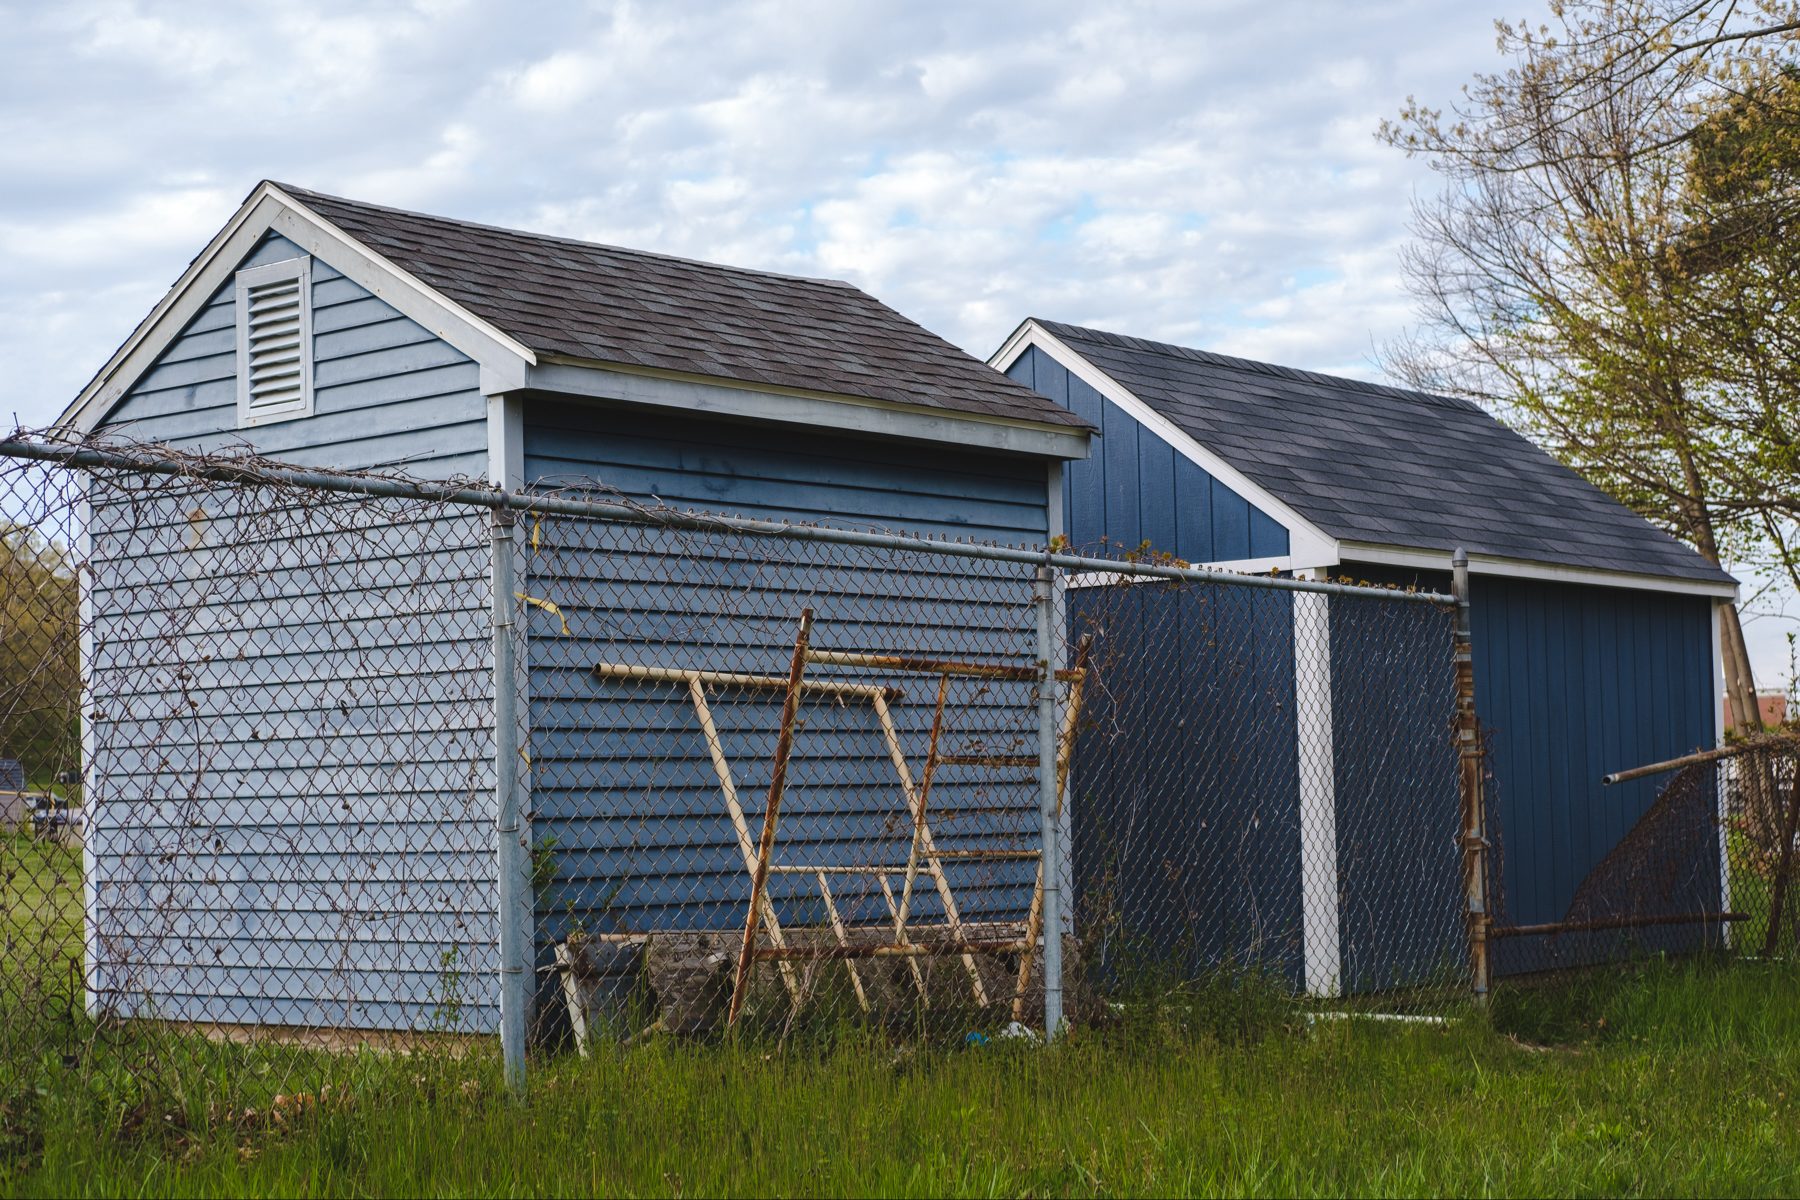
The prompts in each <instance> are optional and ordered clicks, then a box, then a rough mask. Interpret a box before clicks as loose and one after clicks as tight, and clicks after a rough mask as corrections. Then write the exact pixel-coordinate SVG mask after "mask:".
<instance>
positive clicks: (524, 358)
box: [57, 183, 537, 433]
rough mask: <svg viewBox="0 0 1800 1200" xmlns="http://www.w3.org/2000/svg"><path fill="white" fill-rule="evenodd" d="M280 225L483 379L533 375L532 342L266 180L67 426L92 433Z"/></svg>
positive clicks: (105, 371) (105, 370)
mask: <svg viewBox="0 0 1800 1200" xmlns="http://www.w3.org/2000/svg"><path fill="white" fill-rule="evenodd" d="M271 230H273V231H275V232H276V233H279V234H281V235H282V236H283V237H286V238H287V239H288V240H289V241H292V242H294V243H295V244H296V245H298V246H300V247H301V249H303V250H305V251H306V252H307V253H308V254H309V255H311V256H313V257H315V258H318V259H319V260H321V261H322V262H325V263H327V264H329V265H330V266H331V267H333V268H335V269H336V270H338V271H340V272H342V273H343V274H344V275H345V276H347V277H348V278H350V279H351V280H353V281H355V282H356V283H357V284H359V285H361V286H362V287H364V288H366V289H367V290H368V291H370V292H372V293H373V294H375V295H377V296H380V297H381V298H382V299H383V300H385V301H386V302H387V303H388V304H390V305H392V306H393V307H394V308H395V309H397V310H398V311H399V312H400V313H402V314H403V315H405V316H408V317H410V318H412V319H413V320H414V321H417V322H418V323H419V324H420V325H422V326H424V327H425V328H426V329H429V330H431V331H432V332H433V333H435V334H437V336H439V337H441V338H443V339H444V341H446V342H448V343H449V344H450V345H452V346H454V347H456V348H457V349H458V350H460V351H462V352H463V353H464V354H466V355H468V356H469V357H470V358H472V359H474V360H475V361H476V362H477V363H480V364H481V375H482V380H483V383H484V385H485V384H487V383H488V382H489V381H492V382H493V383H494V384H495V385H496V386H494V387H493V388H492V390H493V391H503V390H508V388H509V387H511V388H517V387H521V386H523V384H524V378H525V372H526V371H527V370H528V369H529V368H530V367H531V366H532V365H533V364H534V363H536V362H537V356H536V355H535V354H534V353H532V351H531V350H530V349H529V348H528V347H526V346H525V345H524V344H523V343H521V342H519V341H517V340H516V339H514V338H513V337H511V336H510V335H508V334H506V333H504V332H502V331H501V330H499V329H497V328H495V327H494V326H492V325H490V324H488V323H487V322H486V321H484V320H482V319H481V318H480V317H477V316H476V315H475V314H473V313H471V312H469V311H468V310H467V309H465V308H463V307H462V306H461V305H459V304H457V303H456V302H455V301H453V300H451V299H449V298H448V297H446V296H443V295H441V294H440V293H438V292H437V291H436V290H435V289H433V288H431V287H430V286H429V285H428V284H426V283H424V282H423V281H421V280H419V279H417V278H415V277H414V276H412V275H411V274H409V273H407V272H406V271H404V270H402V269H401V268H399V267H398V266H396V265H394V264H393V263H391V262H389V261H388V260H387V259H385V258H383V257H382V256H381V255H380V254H377V253H376V252H375V251H373V250H371V249H369V248H368V247H367V246H364V245H363V244H362V243H360V242H358V241H357V240H356V239H355V238H353V237H351V236H350V235H349V234H347V233H345V232H344V231H343V230H341V229H339V228H337V227H336V226H335V225H333V224H331V222H329V221H327V220H325V218H323V217H321V216H319V215H318V214H317V213H315V212H313V211H312V210H311V209H309V208H307V207H306V206H305V205H304V204H303V203H301V202H300V201H298V200H296V199H294V198H293V197H292V196H289V195H288V194H287V193H285V192H283V191H282V190H281V189H280V188H278V187H276V186H275V185H274V184H272V183H263V184H260V185H259V186H258V187H257V189H256V190H255V191H254V192H251V193H250V196H249V198H248V199H247V200H245V201H244V203H243V204H242V205H241V206H240V207H239V208H238V210H237V212H236V213H234V214H233V215H232V218H231V220H229V221H227V222H226V223H225V228H223V229H221V230H220V231H219V232H218V233H217V234H215V235H214V237H213V239H212V241H210V242H208V243H207V245H206V249H204V250H202V251H201V252H200V254H199V256H198V257H196V258H195V259H194V261H193V262H192V263H191V264H189V266H188V269H187V270H186V271H184V272H182V275H181V278H180V279H178V280H176V281H175V285H174V286H173V287H171V288H170V289H169V291H168V292H167V294H165V295H164V296H163V298H162V299H161V300H159V301H157V303H156V307H155V308H153V309H151V310H150V315H149V316H147V317H145V318H144V320H143V321H142V322H140V323H139V325H138V327H137V328H136V329H135V330H133V331H132V334H131V336H130V337H129V338H127V339H126V340H125V344H124V345H122V346H120V347H119V348H118V349H117V350H116V351H114V352H113V355H112V357H111V358H109V359H108V360H107V362H106V365H105V366H104V367H102V368H101V369H100V371H99V373H98V374H96V375H95V376H94V378H93V379H92V380H90V381H89V382H88V385H87V386H86V387H84V388H82V389H81V392H80V394H79V395H77V396H76V397H75V399H74V400H73V401H72V402H71V403H70V404H69V406H68V408H66V409H64V410H63V413H62V416H60V417H58V418H57V425H58V427H60V428H63V429H67V430H69V431H71V432H75V433H87V432H90V431H92V430H93V428H94V427H95V426H96V425H98V424H99V423H100V421H101V420H102V419H103V418H104V417H105V416H106V414H107V412H108V411H110V410H111V409H112V407H113V406H114V405H115V404H117V403H118V401H119V400H120V398H121V397H123V396H124V395H125V393H126V392H128V391H130V390H131V387H132V385H134V384H135V383H137V381H138V380H139V379H140V378H142V377H143V375H144V373H145V372H146V371H148V370H149V369H150V367H151V366H152V365H153V364H154V363H155V362H156V359H157V358H158V356H160V355H161V354H162V352H163V351H164V350H165V349H167V348H168V346H169V344H170V343H171V342H173V341H174V340H175V339H176V338H177V337H179V336H180V335H181V332H182V330H184V329H186V328H187V326H188V324H189V322H191V321H192V320H193V319H194V317H195V316H196V315H197V314H198V313H199V312H200V310H201V309H202V308H204V307H205V306H206V304H207V303H208V302H209V301H210V300H211V299H212V297H213V295H214V294H215V293H217V292H218V290H219V289H220V288H221V287H224V286H225V285H226V284H227V283H228V282H230V280H231V278H232V276H233V275H234V274H235V273H236V271H237V266H238V264H239V263H241V262H243V261H244V259H245V258H246V257H247V256H248V255H249V254H250V252H251V251H252V250H254V249H255V248H256V244H257V243H258V242H260V241H261V240H262V237H263V235H264V234H266V233H268V232H269V231H271Z"/></svg>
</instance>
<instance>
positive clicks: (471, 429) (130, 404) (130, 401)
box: [101, 233, 487, 479]
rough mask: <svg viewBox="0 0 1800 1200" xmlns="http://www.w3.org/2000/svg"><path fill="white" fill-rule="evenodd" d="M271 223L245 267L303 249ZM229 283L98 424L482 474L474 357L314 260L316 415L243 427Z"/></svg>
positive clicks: (482, 427) (304, 457) (290, 458)
mask: <svg viewBox="0 0 1800 1200" xmlns="http://www.w3.org/2000/svg"><path fill="white" fill-rule="evenodd" d="M305 253H306V252H305V251H304V250H302V249H301V248H300V247H299V246H297V245H295V244H294V243H293V242H291V241H289V240H287V239H286V238H284V237H282V236H280V235H279V234H275V233H271V234H269V235H267V236H266V237H265V238H264V239H263V240H262V242H261V243H260V244H259V245H258V246H257V248H256V249H255V250H254V251H252V252H251V253H250V254H249V255H248V256H247V257H246V258H245V259H244V261H243V263H242V264H241V265H240V269H242V268H245V267H255V266H261V265H263V264H264V263H272V262H281V261H283V260H285V259H290V258H300V257H304V255H305ZM236 319H237V318H236V302H235V292H234V285H233V284H232V283H226V284H225V285H224V286H223V287H221V288H220V289H219V290H218V292H217V293H215V294H214V295H213V297H212V299H211V300H210V301H208V302H207V305H206V307H205V308H203V309H201V310H200V312H199V313H198V314H197V315H196V316H195V317H194V319H193V321H192V322H190V323H189V325H188V327H187V329H186V330H185V331H183V333H182V334H181V336H180V337H179V338H177V339H176V340H175V341H174V342H173V343H171V344H170V346H169V348H168V349H167V350H165V351H164V352H163V354H162V355H161V357H159V358H158V359H157V361H156V365H155V366H153V367H152V368H151V369H150V370H149V371H147V372H145V374H144V377H143V378H142V379H140V380H138V382H137V383H136V384H135V385H133V386H132V388H131V390H130V391H129V392H127V393H126V395H125V396H124V397H122V398H121V399H120V401H119V403H118V404H117V405H115V406H114V407H113V409H112V411H111V412H109V413H108V414H107V415H106V417H105V419H104V420H103V421H102V422H101V425H102V427H103V428H108V429H112V430H116V431H117V432H119V433H122V434H126V435H128V436H130V437H132V438H134V439H137V440H140V441H166V442H171V443H173V444H175V445H177V446H182V447H191V448H194V449H209V448H216V447H220V446H225V445H242V444H244V443H246V442H248V443H250V444H252V445H254V446H255V447H256V448H257V449H258V450H259V451H261V452H262V453H263V454H266V455H268V456H270V457H273V458H279V459H282V460H284V461H287V462H295V463H303V464H306V465H308V466H334V467H344V468H350V469H356V468H366V467H375V466H380V465H383V464H396V463H401V462H404V463H405V464H406V467H407V470H408V471H410V472H412V473H413V474H416V475H418V476H419V477H421V478H425V479H447V478H450V477H452V476H456V475H463V476H472V477H476V478H485V477H486V475H487V400H486V398H485V397H483V396H482V395H481V392H480V368H479V367H478V366H477V365H476V364H475V362H474V361H473V360H471V359H470V358H469V357H468V356H466V355H464V354H463V353H462V352H461V351H459V350H457V349H456V348H455V347H453V346H451V345H450V344H449V343H447V342H444V341H442V340H440V339H439V338H437V337H435V336H434V335H432V334H431V333H430V332H428V331H427V330H426V329H425V328H424V327H423V326H421V325H419V324H418V323H417V322H415V321H412V320H410V319H408V318H406V317H403V316H401V315H400V313H398V312H396V311H395V310H394V308H393V307H392V306H390V305H389V304H387V303H386V302H385V301H383V300H381V299H379V298H377V297H375V296H373V295H371V294H370V293H369V292H368V291H366V290H365V289H363V288H362V287H361V286H359V285H358V284H355V283H353V282H351V281H350V280H349V279H346V278H344V277H343V276H342V275H340V274H339V273H338V272H337V271H335V270H334V269H332V267H331V266H329V265H328V264H327V263H325V262H324V261H323V260H322V259H318V258H315V259H314V260H313V355H314V367H313V388H314V398H315V399H314V410H313V411H314V415H313V416H312V417H310V418H307V419H304V420H297V421H286V422H281V423H279V424H273V425H264V426H259V427H257V428H254V429H245V430H240V429H238V427H237V349H236V345H237V343H236V336H237V335H236V325H235V322H236Z"/></svg>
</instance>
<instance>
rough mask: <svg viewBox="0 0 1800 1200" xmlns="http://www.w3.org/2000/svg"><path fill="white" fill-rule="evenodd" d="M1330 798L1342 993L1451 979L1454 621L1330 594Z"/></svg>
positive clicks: (1454, 957)
mask: <svg viewBox="0 0 1800 1200" xmlns="http://www.w3.org/2000/svg"><path fill="white" fill-rule="evenodd" d="M1330 614H1331V615H1330V622H1331V624H1330V633H1331V638H1330V644H1331V693H1332V695H1331V708H1332V726H1331V728H1332V750H1333V756H1334V759H1335V762H1334V766H1333V790H1334V793H1335V796H1336V803H1337V867H1338V896H1339V902H1338V930H1339V935H1338V936H1339V947H1340V954H1341V966H1340V972H1341V974H1340V980H1341V983H1342V986H1343V987H1344V989H1345V990H1346V991H1353V992H1363V991H1378V990H1381V989H1383V988H1390V987H1398V986H1405V985H1410V984H1418V983H1424V982H1427V981H1429V980H1432V979H1433V978H1434V977H1437V978H1445V977H1448V978H1455V977H1456V975H1457V974H1458V972H1460V971H1461V969H1462V968H1461V964H1462V962H1463V961H1464V958H1465V951H1464V939H1463V924H1462V909H1463V898H1462V891H1461V873H1460V868H1459V863H1460V861H1461V856H1460V853H1459V851H1458V850H1457V843H1456V838H1457V835H1458V832H1459V830H1458V823H1459V817H1460V809H1461V804H1460V795H1461V793H1460V789H1459V787H1458V769H1457V750H1456V743H1455V741H1454V740H1453V737H1452V727H1451V724H1450V722H1451V718H1452V717H1453V715H1454V712H1455V707H1456V688H1455V677H1454V675H1453V673H1452V658H1451V637H1450V621H1451V616H1450V614H1449V613H1448V612H1446V611H1444V610H1440V609H1436V608H1428V607H1426V606H1424V605H1418V604H1394V603H1388V602H1383V601H1380V600H1362V599H1357V598H1354V597H1347V596H1333V597H1332V598H1331V601H1330Z"/></svg>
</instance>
